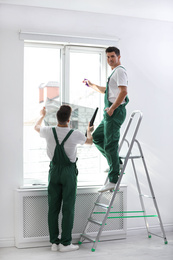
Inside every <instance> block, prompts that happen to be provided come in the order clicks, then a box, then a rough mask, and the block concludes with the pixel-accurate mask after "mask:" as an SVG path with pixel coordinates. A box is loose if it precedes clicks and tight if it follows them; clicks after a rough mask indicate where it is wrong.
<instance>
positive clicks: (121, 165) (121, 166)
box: [120, 163, 124, 171]
mask: <svg viewBox="0 0 173 260" xmlns="http://www.w3.org/2000/svg"><path fill="white" fill-rule="evenodd" d="M123 166H124V165H123V163H120V171H121V170H122V169H123Z"/></svg>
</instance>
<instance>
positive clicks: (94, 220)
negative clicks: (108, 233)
mask: <svg viewBox="0 0 173 260" xmlns="http://www.w3.org/2000/svg"><path fill="white" fill-rule="evenodd" d="M88 221H89V222H91V223H94V224H97V225H99V226H101V225H102V222H101V221H98V220H97V219H94V218H91V217H90V218H88Z"/></svg>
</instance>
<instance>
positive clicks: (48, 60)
mask: <svg viewBox="0 0 173 260" xmlns="http://www.w3.org/2000/svg"><path fill="white" fill-rule="evenodd" d="M52 97H56V98H57V99H60V49H58V48H52V47H40V46H37V45H36V46H32V45H31V46H30V45H27V44H26V45H25V48H24V184H34V185H36V184H47V174H48V169H49V158H48V157H47V155H46V153H45V150H46V143H45V140H44V139H43V138H40V137H39V135H38V133H37V132H36V131H35V130H34V124H35V122H36V119H37V118H38V115H39V111H40V110H41V108H42V107H43V106H44V104H45V101H46V99H47V98H52Z"/></svg>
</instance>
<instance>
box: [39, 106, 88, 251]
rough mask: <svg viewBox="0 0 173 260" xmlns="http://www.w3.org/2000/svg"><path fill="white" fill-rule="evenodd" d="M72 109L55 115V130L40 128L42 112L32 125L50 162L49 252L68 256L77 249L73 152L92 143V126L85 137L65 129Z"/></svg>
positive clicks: (75, 184) (61, 110)
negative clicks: (60, 224) (41, 140)
mask: <svg viewBox="0 0 173 260" xmlns="http://www.w3.org/2000/svg"><path fill="white" fill-rule="evenodd" d="M71 112H72V109H71V107H70V106H68V105H62V106H61V107H60V108H59V110H58V112H57V120H58V125H57V126H56V127H50V126H41V124H42V121H43V119H44V117H45V115H46V110H45V108H43V109H42V110H41V111H40V118H39V119H38V121H37V122H36V124H35V130H36V131H37V132H39V133H40V136H41V137H43V138H45V139H46V142H47V154H48V157H49V158H50V160H51V162H50V170H49V182H48V205H49V211H48V226H49V234H50V242H51V243H52V247H51V250H52V251H58V250H59V251H60V252H69V251H74V250H77V249H79V246H78V245H73V244H72V243H71V241H72V228H73V222H74V208H75V199H76V189H77V173H78V170H77V167H76V152H77V144H81V145H83V144H89V145H91V144H92V143H93V138H92V135H91V132H92V131H93V126H92V127H90V126H89V125H88V129H87V137H85V135H84V134H82V133H81V132H80V131H79V130H73V129H70V127H69V126H68V124H69V121H70V116H71ZM61 204H62V233H61V239H59V237H58V236H59V227H58V216H59V213H60V209H61Z"/></svg>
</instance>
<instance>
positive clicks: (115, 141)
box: [93, 67, 129, 183]
mask: <svg viewBox="0 0 173 260" xmlns="http://www.w3.org/2000/svg"><path fill="white" fill-rule="evenodd" d="M122 68H123V67H122ZM115 70H116V69H115ZM115 70H114V71H113V72H112V74H111V75H110V77H109V78H108V81H107V85H106V91H105V98H104V102H105V108H107V107H110V106H111V105H112V103H111V102H110V101H109V100H108V88H109V80H110V78H111V76H112V75H113V73H114V72H115ZM128 102H129V99H128V97H127V96H126V98H125V103H124V104H122V105H120V106H119V107H117V108H116V109H115V110H114V113H113V115H112V116H109V115H108V113H107V112H106V111H105V108H104V115H103V120H102V121H101V123H100V125H99V126H98V127H97V129H96V130H95V131H94V133H93V142H94V144H95V145H96V147H97V148H98V149H99V151H100V152H101V153H102V154H103V155H104V156H105V157H106V159H107V162H108V165H109V167H110V169H109V172H108V177H109V181H110V182H113V183H117V181H118V177H119V172H120V160H119V154H118V146H119V139H120V128H121V125H122V124H123V122H124V120H125V118H126V108H125V106H126V105H127V103H128Z"/></svg>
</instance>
